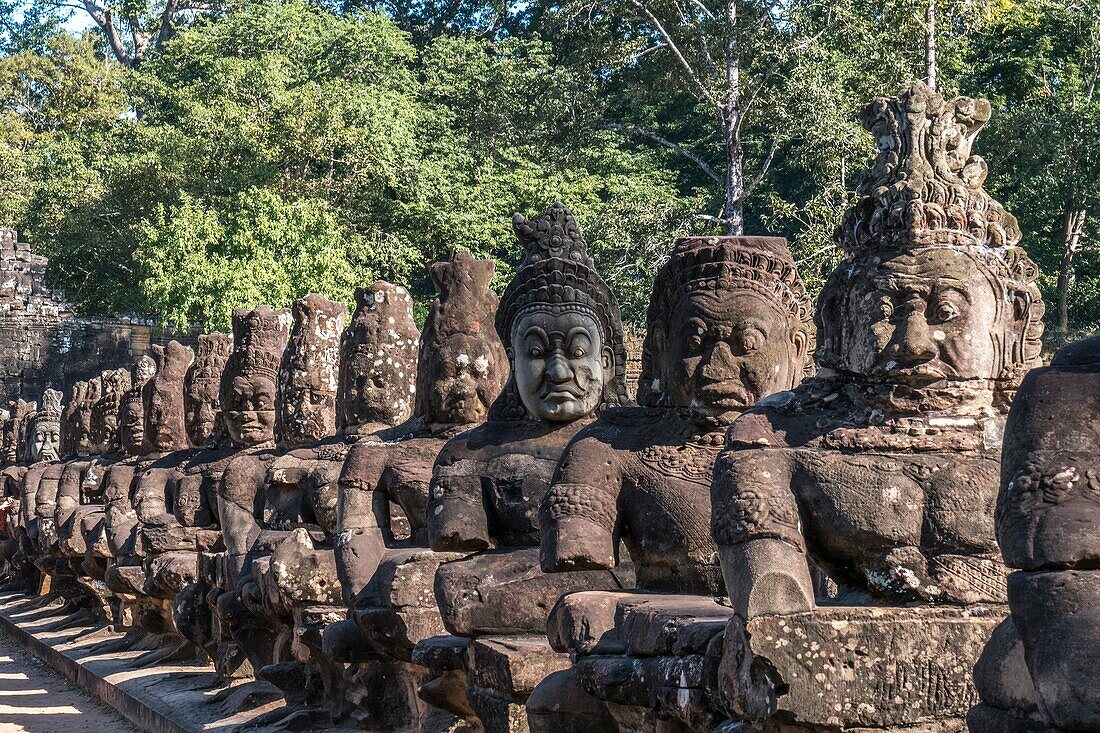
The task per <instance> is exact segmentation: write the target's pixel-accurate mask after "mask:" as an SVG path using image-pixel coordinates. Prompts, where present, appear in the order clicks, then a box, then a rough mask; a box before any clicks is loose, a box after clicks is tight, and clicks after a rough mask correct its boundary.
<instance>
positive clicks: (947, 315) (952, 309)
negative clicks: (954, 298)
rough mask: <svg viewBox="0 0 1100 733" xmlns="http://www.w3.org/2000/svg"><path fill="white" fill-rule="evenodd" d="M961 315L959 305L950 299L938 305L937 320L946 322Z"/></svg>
mask: <svg viewBox="0 0 1100 733" xmlns="http://www.w3.org/2000/svg"><path fill="white" fill-rule="evenodd" d="M958 315H959V307H958V306H957V305H955V304H954V303H951V302H949V301H943V302H941V303H940V304H939V305H937V306H936V320H937V321H939V322H941V323H945V322H947V321H950V320H953V319H954V318H955V317H957V316H958Z"/></svg>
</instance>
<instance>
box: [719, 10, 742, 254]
mask: <svg viewBox="0 0 1100 733" xmlns="http://www.w3.org/2000/svg"><path fill="white" fill-rule="evenodd" d="M726 23H727V27H726V88H727V89H726V94H727V96H726V101H725V109H723V110H722V111H721V112H720V114H719V116H720V118H721V120H722V127H723V132H724V133H725V138H726V140H725V142H726V203H725V206H724V207H723V210H722V218H723V219H724V220H725V225H726V234H727V235H728V236H731V237H733V236H741V235H742V234H744V233H745V219H744V208H745V204H744V198H745V155H744V151H743V150H742V149H741V59H740V58H739V57H738V53H739V49H738V44H737V0H727V2H726Z"/></svg>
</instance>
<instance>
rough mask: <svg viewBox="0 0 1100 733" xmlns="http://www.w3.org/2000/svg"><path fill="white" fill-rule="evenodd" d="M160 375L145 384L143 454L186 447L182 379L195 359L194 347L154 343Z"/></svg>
mask: <svg viewBox="0 0 1100 733" xmlns="http://www.w3.org/2000/svg"><path fill="white" fill-rule="evenodd" d="M151 349H152V352H153V361H155V362H156V364H157V372H156V374H154V375H153V378H152V379H150V380H149V381H148V382H146V384H145V388H144V399H145V447H144V450H143V451H142V452H143V453H171V452H172V451H177V450H184V449H185V448H187V428H186V427H185V425H184V417H183V378H184V376H186V374H187V368H188V367H190V366H191V362H192V361H193V360H194V358H195V352H193V351H192V350H191V347H189V346H184V345H183V344H181V343H180V342H178V341H171V342H169V343H168V346H161V345H160V344H153V346H152V347H151Z"/></svg>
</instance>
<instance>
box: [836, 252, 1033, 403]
mask: <svg viewBox="0 0 1100 733" xmlns="http://www.w3.org/2000/svg"><path fill="white" fill-rule="evenodd" d="M987 259H988V258H987ZM856 262H857V264H856V266H855V267H856V269H855V270H854V274H853V275H852V276H851V277H848V278H845V280H846V282H845V283H844V285H843V286H840V287H844V289H845V291H846V292H845V295H844V296H843V297H845V298H846V299H847V305H846V311H847V312H848V313H850V314H851V315H850V323H849V324H845V325H844V326H842V327H841V328H842V329H843V330H842V333H843V334H844V335H843V339H844V343H845V347H846V348H845V351H844V357H843V361H842V362H841V363H842V364H843V366H844V367H845V368H846V370H848V371H850V372H852V373H854V374H863V375H867V376H871V377H878V378H882V379H891V380H896V381H906V382H913V383H917V384H920V383H923V382H933V381H937V380H952V381H962V380H981V379H987V380H992V379H997V378H999V377H1000V376H1001V375H1000V368H1001V365H1002V364H1003V363H1004V361H1005V359H1004V356H1005V354H1004V349H1005V346H1006V345H1007V344H1011V343H1012V342H1013V340H1014V339H1015V337H1016V336H1017V335H1018V331H1019V327H1018V324H1017V322H1016V320H1015V318H1014V317H1013V307H1012V306H1013V303H1012V302H1011V301H1010V300H1009V299H1008V293H1007V292H1006V289H1005V288H1004V286H1003V285H1002V284H1001V280H1000V278H999V277H998V275H997V274H996V273H995V271H994V270H993V269H991V267H990V264H992V263H990V262H982V261H981V260H980V259H979V257H978V253H976V252H968V251H958V250H952V249H946V248H924V249H919V250H914V251H911V252H898V253H891V254H885V255H882V254H880V255H878V256H876V257H875V258H874V259H872V260H871V261H867V258H860V259H859V260H857V261H856ZM998 269H1002V270H1003V267H1001V268H998Z"/></svg>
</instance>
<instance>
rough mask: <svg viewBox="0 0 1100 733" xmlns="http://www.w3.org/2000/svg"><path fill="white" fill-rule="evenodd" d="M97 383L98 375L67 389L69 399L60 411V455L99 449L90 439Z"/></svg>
mask: <svg viewBox="0 0 1100 733" xmlns="http://www.w3.org/2000/svg"><path fill="white" fill-rule="evenodd" d="M98 383H99V377H95V378H94V379H92V380H91V381H90V382H84V381H79V382H74V383H73V386H72V388H71V389H70V390H69V401H68V402H67V403H66V404H65V409H64V411H63V412H62V413H61V454H62V455H65V456H88V455H91V454H92V453H97V452H98V451H99V446H98V445H97V444H96V443H95V441H94V440H92V408H93V407H94V406H95V397H94V395H93V392H94V391H95V390H96V388H97V387H98ZM93 385H94V386H93Z"/></svg>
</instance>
